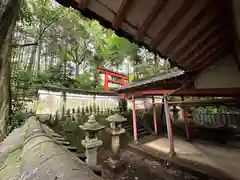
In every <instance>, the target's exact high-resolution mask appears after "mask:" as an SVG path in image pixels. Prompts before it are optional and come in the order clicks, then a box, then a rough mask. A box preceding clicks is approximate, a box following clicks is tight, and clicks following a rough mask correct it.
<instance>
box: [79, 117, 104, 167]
mask: <svg viewBox="0 0 240 180" xmlns="http://www.w3.org/2000/svg"><path fill="white" fill-rule="evenodd" d="M79 127H80V128H81V129H82V130H83V131H85V139H84V140H82V145H83V146H84V147H85V154H86V163H87V164H88V165H89V166H90V167H96V165H97V150H98V148H99V147H100V146H102V144H103V142H102V141H101V140H99V139H98V134H99V131H101V130H102V129H104V128H105V126H102V125H100V124H99V123H98V122H97V121H96V119H95V116H94V115H91V116H89V119H88V121H87V122H86V123H85V124H84V125H80V126H79Z"/></svg>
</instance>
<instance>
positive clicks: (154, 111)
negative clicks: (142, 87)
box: [152, 96, 158, 136]
mask: <svg viewBox="0 0 240 180" xmlns="http://www.w3.org/2000/svg"><path fill="white" fill-rule="evenodd" d="M152 104H153V123H154V132H155V135H156V136H157V134H158V129H157V115H156V105H155V99H154V96H153V97H152Z"/></svg>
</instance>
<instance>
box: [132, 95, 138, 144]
mask: <svg viewBox="0 0 240 180" xmlns="http://www.w3.org/2000/svg"><path fill="white" fill-rule="evenodd" d="M132 116H133V139H134V141H137V120H136V107H135V100H134V95H132Z"/></svg>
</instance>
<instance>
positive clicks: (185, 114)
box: [182, 107, 190, 141]
mask: <svg viewBox="0 0 240 180" xmlns="http://www.w3.org/2000/svg"><path fill="white" fill-rule="evenodd" d="M182 117H183V120H184V125H185V132H186V138H187V141H190V133H189V129H188V117H187V111H186V107H182Z"/></svg>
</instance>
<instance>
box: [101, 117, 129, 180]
mask: <svg viewBox="0 0 240 180" xmlns="http://www.w3.org/2000/svg"><path fill="white" fill-rule="evenodd" d="M126 120H127V119H126V118H124V117H122V116H120V115H119V114H114V115H112V116H109V117H108V118H107V121H108V122H109V123H110V128H109V129H108V132H109V133H110V134H111V136H112V152H113V156H112V157H110V158H108V159H107V160H106V161H105V162H104V163H103V169H104V170H103V177H104V178H105V179H114V176H115V175H117V174H118V173H120V172H121V171H122V170H124V169H125V163H124V161H123V160H121V158H120V154H119V152H120V136H121V135H122V134H124V133H125V132H126V131H125V129H124V128H122V122H124V121H126Z"/></svg>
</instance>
